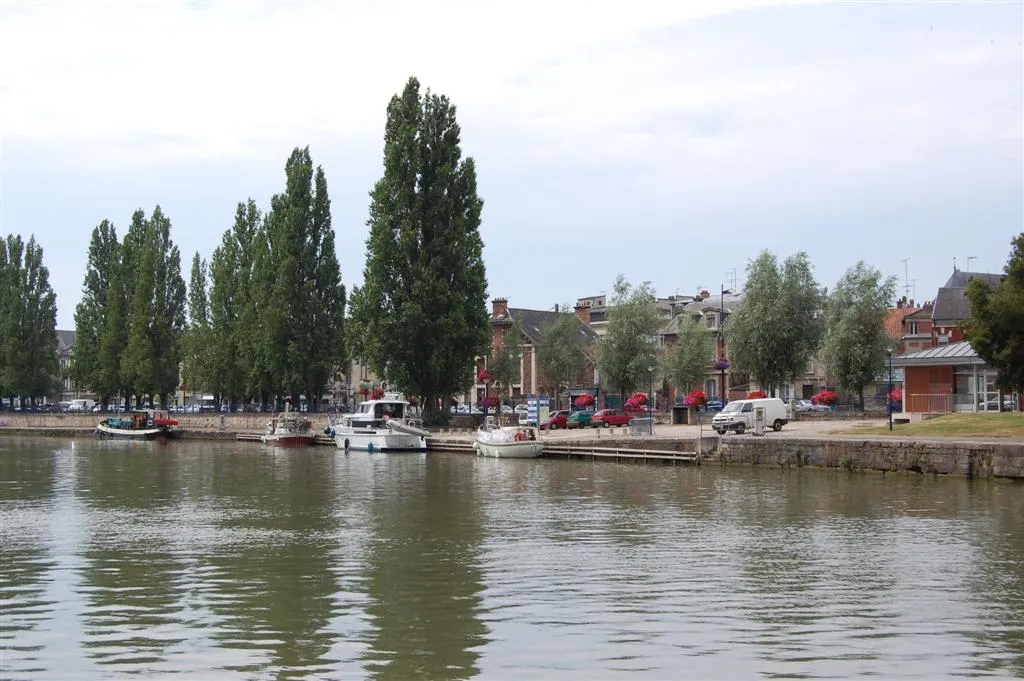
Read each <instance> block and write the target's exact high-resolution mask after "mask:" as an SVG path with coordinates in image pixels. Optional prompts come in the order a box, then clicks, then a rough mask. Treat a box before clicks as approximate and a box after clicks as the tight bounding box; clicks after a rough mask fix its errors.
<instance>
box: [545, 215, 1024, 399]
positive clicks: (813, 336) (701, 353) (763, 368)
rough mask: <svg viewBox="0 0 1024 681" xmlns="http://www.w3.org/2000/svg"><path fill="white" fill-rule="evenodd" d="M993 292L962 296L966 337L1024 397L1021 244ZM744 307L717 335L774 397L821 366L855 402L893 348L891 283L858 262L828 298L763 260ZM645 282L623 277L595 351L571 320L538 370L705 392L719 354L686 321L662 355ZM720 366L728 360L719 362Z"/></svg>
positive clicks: (560, 321)
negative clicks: (592, 370)
mask: <svg viewBox="0 0 1024 681" xmlns="http://www.w3.org/2000/svg"><path fill="white" fill-rule="evenodd" d="M1004 271H1005V276H1004V277H1003V278H1002V279H1001V281H1000V283H999V285H998V286H994V287H993V286H989V285H988V284H987V283H985V282H984V281H981V280H973V281H972V282H970V284H969V286H968V289H967V296H968V298H969V300H970V301H971V317H970V319H969V320H968V321H967V323H966V324H965V328H964V331H965V336H966V337H967V339H968V340H970V342H971V343H972V346H973V347H974V348H975V350H976V351H977V352H978V354H979V356H981V357H982V358H983V359H984V360H985V361H986V362H987V363H988V364H989V365H990V366H992V367H994V368H995V369H997V371H998V376H999V377H998V381H999V384H1000V385H1001V386H1002V387H1003V388H1004V389H1006V390H1011V391H1017V392H1019V391H1022V390H1024V234H1021V235H1019V236H1017V237H1015V238H1014V239H1013V241H1012V244H1011V254H1010V259H1009V262H1008V263H1007V265H1006V268H1005V270H1004ZM746 273H747V285H746V287H745V289H744V295H743V302H742V304H741V305H740V306H739V307H738V309H737V310H736V311H735V312H734V313H733V314H730V315H729V316H728V318H727V319H726V320H725V323H724V324H723V327H722V333H723V337H724V341H725V346H726V347H727V348H728V360H729V362H730V364H729V366H730V369H731V370H732V371H734V372H738V373H741V374H746V375H748V376H749V377H750V378H751V379H753V380H754V381H755V382H756V383H758V384H759V385H760V386H762V387H764V388H765V389H766V390H767V392H768V393H769V394H771V395H775V394H776V391H777V390H778V388H779V387H780V386H782V385H784V384H786V383H789V382H792V381H794V380H796V378H797V377H798V376H800V375H801V374H803V373H804V372H805V371H806V370H807V368H808V366H809V365H810V363H811V361H812V360H814V359H815V358H817V357H820V358H821V359H822V360H823V361H824V364H825V368H826V372H827V374H828V376H829V377H831V378H832V379H833V380H834V381H835V382H836V383H837V384H838V386H839V387H841V388H843V389H844V390H846V391H848V392H850V393H851V394H854V395H856V396H857V401H858V403H859V407H860V409H863V408H864V389H865V387H866V386H868V385H871V384H873V383H874V382H875V381H876V377H877V376H878V375H879V374H881V373H882V372H883V371H884V368H885V366H886V360H887V357H888V353H889V352H891V351H892V350H893V349H894V347H895V344H896V342H897V340H898V339H894V338H891V337H890V336H889V335H888V333H887V331H886V328H885V318H886V314H887V310H888V308H889V307H890V306H891V304H892V301H893V300H894V298H895V291H896V280H895V277H891V276H889V277H886V276H884V275H883V274H882V273H881V272H880V271H879V270H877V269H875V268H873V267H871V266H869V265H867V264H866V263H864V262H863V261H861V262H858V263H857V264H856V265H854V266H852V267H850V268H849V269H848V270H847V271H846V272H845V273H844V274H843V275H842V277H840V279H839V280H838V281H837V282H836V285H835V287H834V289H833V290H832V291H831V292H830V291H829V290H828V289H827V288H826V287H824V286H822V285H820V284H819V283H818V282H817V280H816V279H815V277H814V273H813V267H812V265H811V263H810V259H809V258H808V256H807V254H806V253H805V252H802V251H801V252H798V253H796V254H794V255H791V256H789V257H788V258H786V259H785V260H783V261H781V262H780V260H779V258H778V256H776V255H775V254H774V253H772V252H771V251H768V250H764V251H762V252H761V253H760V254H759V255H758V256H757V258H755V259H754V260H752V261H751V262H750V263H748V265H747V268H746ZM656 301H657V298H656V296H655V292H654V290H653V289H652V288H651V286H650V283H649V282H644V283H643V284H641V285H640V286H633V285H631V284H630V283H629V282H628V281H626V280H625V278H624V277H623V276H621V275H620V276H619V277H618V278H617V280H616V282H615V287H614V294H613V295H612V297H611V300H610V305H609V308H608V313H607V318H608V327H607V333H606V334H605V335H604V336H602V337H601V338H599V339H598V340H597V342H596V343H595V345H594V346H593V347H590V348H588V347H587V346H586V345H585V343H584V341H583V340H582V338H581V337H580V335H579V333H578V327H579V323H580V322H579V321H578V320H577V319H576V317H575V315H573V314H568V313H566V314H562V315H559V317H558V318H556V320H555V321H554V322H553V323H551V324H549V325H548V326H547V327H545V328H544V329H543V330H542V333H543V338H544V343H543V345H542V346H541V347H540V348H539V349H538V353H537V355H538V361H539V363H540V365H541V367H542V368H543V370H544V371H545V375H547V376H548V377H549V379H550V380H552V381H553V382H554V383H555V384H556V385H557V384H560V383H564V382H566V381H567V380H568V379H569V378H570V377H573V376H576V375H578V374H579V372H580V371H582V368H583V367H584V366H585V365H586V364H587V363H590V364H592V365H593V366H595V367H596V368H597V369H598V370H599V371H600V374H601V377H602V381H603V382H604V384H605V385H606V386H607V388H608V390H609V391H611V392H613V393H618V394H619V395H621V396H625V395H626V394H627V393H629V392H631V391H633V390H636V389H638V388H639V389H643V388H645V386H646V385H647V382H648V381H649V380H650V372H649V369H654V371H655V372H656V376H657V377H658V378H659V380H662V379H663V380H665V381H667V382H669V383H672V384H674V385H675V386H677V387H679V388H680V389H684V390H686V389H689V388H690V387H691V386H694V385H699V384H701V383H702V382H703V381H704V379H705V378H706V377H707V376H708V372H709V369H710V367H711V366H712V362H713V361H714V360H715V359H716V354H717V353H716V344H715V341H714V338H713V336H712V334H710V333H708V329H707V327H706V326H705V324H704V323H703V321H702V319H701V318H700V317H698V316H696V315H694V314H687V313H685V312H684V313H683V314H681V315H679V318H678V320H677V322H678V329H677V334H676V342H675V345H674V346H672V347H670V348H662V347H660V344H661V341H660V335H661V330H662V328H663V325H664V321H663V320H662V319H661V318H660V316H659V315H658V312H657V308H656V306H655V303H656ZM721 359H724V357H723V358H721Z"/></svg>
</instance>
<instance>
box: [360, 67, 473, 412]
mask: <svg viewBox="0 0 1024 681" xmlns="http://www.w3.org/2000/svg"><path fill="white" fill-rule="evenodd" d="M459 136H460V130H459V125H458V123H457V122H456V118H455V107H454V106H453V105H452V103H451V102H450V101H449V100H448V98H447V97H445V96H443V95H437V94H433V93H431V92H430V91H429V90H428V91H427V92H426V94H425V95H421V94H420V84H419V81H417V80H416V79H415V78H410V79H409V81H408V83H407V84H406V86H405V89H404V90H403V91H402V93H401V95H396V96H395V97H392V99H391V102H390V103H389V104H388V111H387V124H386V126H385V133H384V175H383V177H381V179H380V180H378V182H377V183H376V185H374V188H373V191H372V192H371V194H370V196H371V202H370V219H369V223H368V224H369V227H370V235H369V237H368V239H367V242H366V247H367V251H366V266H365V268H364V271H363V280H364V284H363V287H362V288H361V290H359V292H358V295H356V294H355V292H353V297H352V298H353V299H352V322H353V324H354V326H355V329H356V332H357V334H358V335H359V338H358V343H359V347H360V353H361V356H362V359H363V360H364V361H365V362H366V364H367V365H368V366H370V367H371V368H372V369H373V370H374V372H375V373H377V375H379V376H381V377H383V378H385V379H386V380H387V381H388V382H389V383H391V384H392V385H395V386H398V387H400V388H401V389H403V390H405V391H406V392H411V393H412V394H414V395H417V396H419V397H421V398H422V399H421V403H422V404H423V405H424V420H425V421H427V422H436V421H437V420H443V419H444V418H446V415H447V411H446V410H438V400H439V399H441V398H445V397H448V396H450V395H453V394H455V393H459V392H462V391H463V390H465V389H466V388H467V387H468V386H469V384H470V383H471V382H472V380H473V369H474V358H475V357H478V356H480V355H483V354H485V353H486V350H487V345H488V340H489V335H490V328H489V324H488V319H487V310H486V304H487V279H486V271H485V268H484V261H483V242H482V240H481V239H480V214H481V211H482V209H483V201H482V200H481V199H480V198H479V197H478V196H477V191H476V167H475V164H474V162H473V159H472V158H465V159H463V158H462V149H461V147H460V145H459V142H460V139H459Z"/></svg>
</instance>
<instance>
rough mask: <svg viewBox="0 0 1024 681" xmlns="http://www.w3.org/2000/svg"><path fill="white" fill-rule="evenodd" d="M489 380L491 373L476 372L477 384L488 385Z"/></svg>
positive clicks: (485, 371) (484, 370)
mask: <svg viewBox="0 0 1024 681" xmlns="http://www.w3.org/2000/svg"><path fill="white" fill-rule="evenodd" d="M490 380H491V372H489V371H488V370H487V369H481V370H480V371H478V372H476V382H477V383H489V382H490Z"/></svg>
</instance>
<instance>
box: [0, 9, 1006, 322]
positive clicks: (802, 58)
mask: <svg viewBox="0 0 1024 681" xmlns="http://www.w3.org/2000/svg"><path fill="white" fill-rule="evenodd" d="M0 8H2V10H0V11H2V18H0V133H2V144H3V147H2V152H0V160H2V176H0V190H2V195H0V233H2V234H8V233H12V232H13V233H18V234H21V235H23V236H24V237H25V238H28V236H29V235H31V234H34V235H35V237H36V239H37V240H38V241H39V242H40V244H41V245H42V246H43V248H44V252H45V263H46V265H47V266H48V267H49V268H50V280H51V283H52V284H53V287H54V289H55V291H56V292H57V296H58V305H59V313H58V327H59V328H66V329H71V328H74V318H73V314H74V307H75V305H76V304H77V303H78V301H79V299H80V291H81V285H82V278H83V276H84V273H85V264H86V252H87V249H88V243H89V237H90V234H91V231H92V229H93V228H94V227H95V226H96V225H97V224H98V223H99V222H100V221H101V220H103V219H105V218H106V219H110V220H111V221H113V222H114V224H115V225H116V226H117V228H118V233H119V235H123V233H124V230H125V228H126V226H127V224H128V221H129V218H130V216H131V213H132V212H133V211H134V210H135V209H136V208H138V207H142V208H143V209H145V211H146V213H147V214H148V213H149V212H151V210H152V208H153V206H154V205H156V204H160V206H161V207H162V208H163V210H164V212H165V213H166V214H168V215H169V216H170V218H171V220H172V222H173V225H174V226H173V229H172V236H173V238H174V239H175V241H176V242H177V243H178V245H179V246H180V248H181V250H182V260H183V266H184V268H185V271H184V272H183V276H184V277H185V279H186V281H187V280H188V271H187V270H188V266H189V263H190V261H191V258H192V254H193V253H195V252H196V251H198V252H199V253H200V254H201V255H202V256H203V257H209V255H210V253H211V252H212V250H213V249H214V247H215V246H216V245H217V243H218V242H219V240H220V236H221V234H222V233H223V231H224V230H225V229H228V228H229V227H230V226H231V224H232V221H233V216H234V209H235V205H236V204H237V203H238V202H239V201H244V200H245V199H247V198H248V197H252V198H253V199H255V200H256V202H257V203H258V204H259V205H260V206H261V208H264V209H265V208H266V207H267V206H268V205H269V200H270V196H271V195H272V194H274V193H276V192H279V191H281V190H282V188H283V186H284V163H285V160H286V159H287V157H288V154H289V153H290V152H291V150H292V149H293V148H294V147H296V146H305V145H309V146H310V150H311V153H312V155H313V159H314V162H316V163H319V164H322V165H323V167H324V170H325V171H326V173H327V180H328V185H329V189H330V193H331V199H332V202H333V218H334V228H335V230H336V233H337V247H338V257H339V259H340V262H341V267H342V277H343V279H344V282H345V284H346V285H347V286H349V287H351V286H352V285H353V284H356V285H358V284H359V283H360V282H361V280H362V271H363V260H364V251H365V240H366V235H367V228H366V224H365V223H366V218H367V208H368V205H369V197H368V192H369V190H370V189H371V187H372V185H373V183H374V182H375V181H376V180H377V179H378V178H379V176H380V174H381V167H382V165H381V154H382V139H383V129H384V121H385V110H386V107H387V103H388V99H389V98H390V97H391V95H393V94H395V93H397V92H399V91H400V90H401V89H402V87H403V85H404V84H405V81H406V79H407V78H408V77H409V76H410V75H415V76H417V77H418V78H419V79H420V82H421V83H422V84H423V86H424V87H429V88H431V89H433V90H434V91H436V92H440V93H443V94H446V95H448V96H449V97H450V98H451V99H452V101H453V102H454V103H455V105H456V106H457V107H458V119H459V122H460V124H461V126H462V149H463V153H464V154H466V155H470V156H473V157H475V159H476V162H477V168H478V171H479V192H480V195H481V196H482V197H483V199H484V201H485V206H484V215H483V225H482V227H481V232H482V235H483V239H484V244H485V251H484V258H485V261H486V265H487V276H488V282H489V294H490V296H491V297H495V296H504V297H508V298H509V299H510V304H511V305H512V306H514V307H531V308H536V309H547V308H550V307H552V306H553V305H554V304H556V303H573V302H575V300H576V299H577V298H579V297H582V296H586V295H594V294H598V293H600V292H602V291H610V290H611V288H612V284H613V283H614V281H615V277H616V274H617V273H620V272H621V273H623V274H625V276H626V277H627V278H628V279H629V280H630V281H632V282H634V283H640V282H642V281H645V280H649V281H651V282H652V284H653V286H654V287H655V289H656V291H657V293H658V294H659V295H670V294H674V293H682V294H692V293H695V292H696V291H697V290H698V288H699V287H704V288H708V289H712V290H717V289H718V288H719V286H720V285H722V284H723V283H725V284H726V285H729V284H730V283H731V280H732V276H733V275H732V271H733V270H735V271H736V273H737V276H738V280H739V284H740V285H741V286H742V284H743V280H744V277H743V272H744V268H745V267H746V265H747V263H748V262H749V260H750V259H752V258H753V257H755V256H756V255H757V253H758V252H759V251H760V250H761V249H764V248H768V249H770V250H772V251H774V252H775V253H777V254H778V255H779V256H780V257H784V256H787V255H789V254H791V253H794V252H796V251H798V250H806V251H807V252H808V253H809V254H810V257H811V260H812V262H813V263H814V265H815V271H816V274H817V277H818V280H819V282H820V283H822V284H823V285H827V286H830V287H831V286H833V285H834V284H835V282H836V280H837V279H839V277H840V276H841V275H842V273H843V271H844V270H845V269H846V268H847V267H849V266H851V265H853V264H854V263H855V262H856V261H857V260H860V259H863V260H865V261H867V262H868V263H869V264H871V265H874V266H875V267H878V268H879V269H881V270H883V271H884V272H886V273H890V274H893V275H896V276H898V277H899V279H900V286H901V287H902V285H903V283H904V282H903V280H904V272H905V264H904V262H903V260H904V259H906V258H909V263H908V264H907V265H906V269H907V270H908V271H909V279H911V280H913V283H915V284H916V296H917V298H918V299H919V300H922V299H930V298H932V297H934V295H935V291H936V289H937V287H938V286H939V285H941V284H942V283H943V282H944V281H945V280H946V278H947V277H948V276H949V274H950V273H951V271H952V268H953V262H954V258H955V259H956V262H957V264H958V265H959V266H960V267H961V269H966V268H967V267H966V266H967V259H968V258H972V259H971V260H970V269H971V270H975V271H1000V270H1001V269H1002V267H1003V266H1004V264H1005V262H1006V258H1007V256H1008V254H1009V248H1010V240H1011V238H1012V236H1013V235H1014V234H1017V233H1019V232H1021V231H1022V229H1024V226H1022V225H1024V189H1022V188H1024V170H1022V169H1024V154H1022V146H1024V140H1022V137H1024V136H1022V120H1024V110H1022V100H1024V85H1022V83H1024V65H1022V43H1021V41H1022V26H1024V11H1022V3H1021V2H1019V1H1017V0H1009V1H1006V2H982V1H980V0H972V1H971V2H964V3H953V2H937V1H932V2H853V1H849V2H828V3H808V2H800V3H784V2H754V1H742V0H737V1H732V0H713V1H712V0H708V1H707V2H698V1H694V2H685V1H684V0H665V1H658V0H630V1H628V2H626V1H624V0H619V1H618V2H610V1H606V0H555V1H552V0H547V1H545V2H539V1H536V0H520V1H519V2H514V3H498V2H485V1H484V0H434V1H432V2H422V1H415V2H414V1H411V0H409V1H403V0H373V1H372V2H370V1H366V0H363V1H356V0H341V1H338V2H298V1H292V2H275V3H264V4H260V3H258V2H255V1H250V0H232V1H224V2H209V3H207V2H202V3H200V2H188V3H185V2H180V3H177V2H167V3H134V2H133V3H119V4H118V3H113V4H111V3H101V2H91V1H88V0H76V1H74V2H70V1H69V2H46V1H42V0H31V1H22V0H13V1H12V0H0ZM912 293H914V291H912Z"/></svg>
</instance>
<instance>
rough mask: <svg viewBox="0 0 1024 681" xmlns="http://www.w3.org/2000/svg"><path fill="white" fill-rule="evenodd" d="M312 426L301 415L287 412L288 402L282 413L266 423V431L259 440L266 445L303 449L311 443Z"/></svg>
mask: <svg viewBox="0 0 1024 681" xmlns="http://www.w3.org/2000/svg"><path fill="white" fill-rule="evenodd" d="M312 426H313V424H312V423H311V422H310V420H309V419H307V418H306V417H304V416H303V415H302V414H298V413H296V412H294V411H289V410H288V402H285V403H284V411H283V412H281V413H280V414H278V415H277V416H275V417H274V418H272V419H271V420H270V421H269V422H268V423H267V430H266V432H265V433H263V437H261V438H260V440H261V441H262V442H264V443H266V444H268V445H278V446H281V447H303V446H306V445H308V444H310V443H311V442H313V437H314V435H313V431H312Z"/></svg>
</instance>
